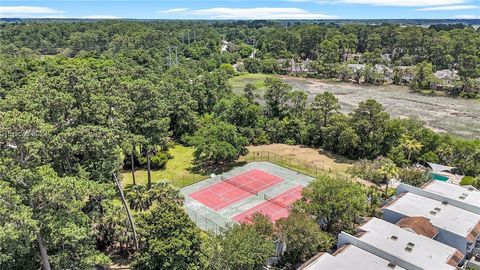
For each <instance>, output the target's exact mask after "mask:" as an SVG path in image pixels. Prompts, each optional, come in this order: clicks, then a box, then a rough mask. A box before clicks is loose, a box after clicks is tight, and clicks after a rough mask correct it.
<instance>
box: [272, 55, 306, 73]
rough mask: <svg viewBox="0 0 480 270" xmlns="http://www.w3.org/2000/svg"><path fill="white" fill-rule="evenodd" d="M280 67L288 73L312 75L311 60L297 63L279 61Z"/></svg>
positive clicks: (293, 60) (288, 60)
mask: <svg viewBox="0 0 480 270" xmlns="http://www.w3.org/2000/svg"><path fill="white" fill-rule="evenodd" d="M277 63H278V65H279V66H280V68H281V70H283V71H284V72H287V73H312V72H314V69H313V68H312V61H311V60H310V59H308V58H307V59H306V60H303V61H301V62H297V61H295V59H293V58H292V59H278V60H277Z"/></svg>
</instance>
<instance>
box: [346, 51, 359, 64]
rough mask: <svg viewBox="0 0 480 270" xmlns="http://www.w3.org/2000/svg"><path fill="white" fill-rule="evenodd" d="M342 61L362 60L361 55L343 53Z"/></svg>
mask: <svg viewBox="0 0 480 270" xmlns="http://www.w3.org/2000/svg"><path fill="white" fill-rule="evenodd" d="M343 59H344V61H356V62H358V61H360V59H362V54H361V53H345V54H343Z"/></svg>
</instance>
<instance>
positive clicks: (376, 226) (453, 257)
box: [338, 218, 464, 270]
mask: <svg viewBox="0 0 480 270" xmlns="http://www.w3.org/2000/svg"><path fill="white" fill-rule="evenodd" d="M358 242H361V243H362V244H365V248H364V249H365V250H367V251H369V252H371V253H373V254H375V255H377V256H379V257H382V258H384V259H388V260H390V261H391V262H393V263H395V264H396V265H398V266H401V267H404V268H407V269H438V270H440V269H452V270H453V269H456V267H457V265H458V264H459V263H460V262H461V261H462V259H463V258H464V255H463V254H462V253H461V252H460V251H458V250H457V249H455V248H452V247H450V246H447V245H445V244H442V243H440V242H438V241H435V240H433V239H431V238H429V237H426V236H423V235H420V234H417V233H415V232H411V231H409V230H406V229H402V228H400V227H399V226H397V225H394V224H392V223H389V222H387V221H384V220H381V219H378V218H371V219H368V220H367V221H365V222H364V223H362V224H361V225H359V226H358V227H357V236H356V237H354V236H351V235H349V234H346V233H343V232H342V233H341V234H340V235H339V236H338V245H345V244H352V243H355V244H356V245H357V246H361V245H359V244H358ZM369 246H370V247H373V248H376V249H379V250H381V252H376V251H375V250H374V249H371V248H368V247H369ZM362 248H363V247H362Z"/></svg>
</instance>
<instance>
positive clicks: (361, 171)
mask: <svg viewBox="0 0 480 270" xmlns="http://www.w3.org/2000/svg"><path fill="white" fill-rule="evenodd" d="M388 163H393V162H392V160H390V159H388V158H385V157H378V158H376V159H374V160H373V161H372V160H368V159H362V160H359V161H357V162H355V164H353V166H352V167H350V168H349V169H348V173H350V174H352V175H354V176H357V177H360V178H362V179H364V180H367V181H370V182H373V183H375V184H377V185H379V184H381V183H383V182H384V180H385V179H384V176H383V174H381V173H380V172H379V170H380V168H381V167H382V166H383V165H385V164H388Z"/></svg>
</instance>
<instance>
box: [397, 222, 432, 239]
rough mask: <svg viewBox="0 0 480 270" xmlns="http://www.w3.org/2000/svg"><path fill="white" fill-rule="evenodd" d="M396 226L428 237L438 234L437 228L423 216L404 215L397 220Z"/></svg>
mask: <svg viewBox="0 0 480 270" xmlns="http://www.w3.org/2000/svg"><path fill="white" fill-rule="evenodd" d="M397 226H399V227H400V228H402V229H406V230H411V231H413V232H415V233H416V234H420V235H423V236H426V237H428V238H433V237H435V236H436V235H437V234H438V230H437V229H436V228H435V227H434V226H433V225H432V223H430V221H429V220H428V219H427V218H424V217H405V218H402V219H400V220H399V221H398V222H397Z"/></svg>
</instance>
